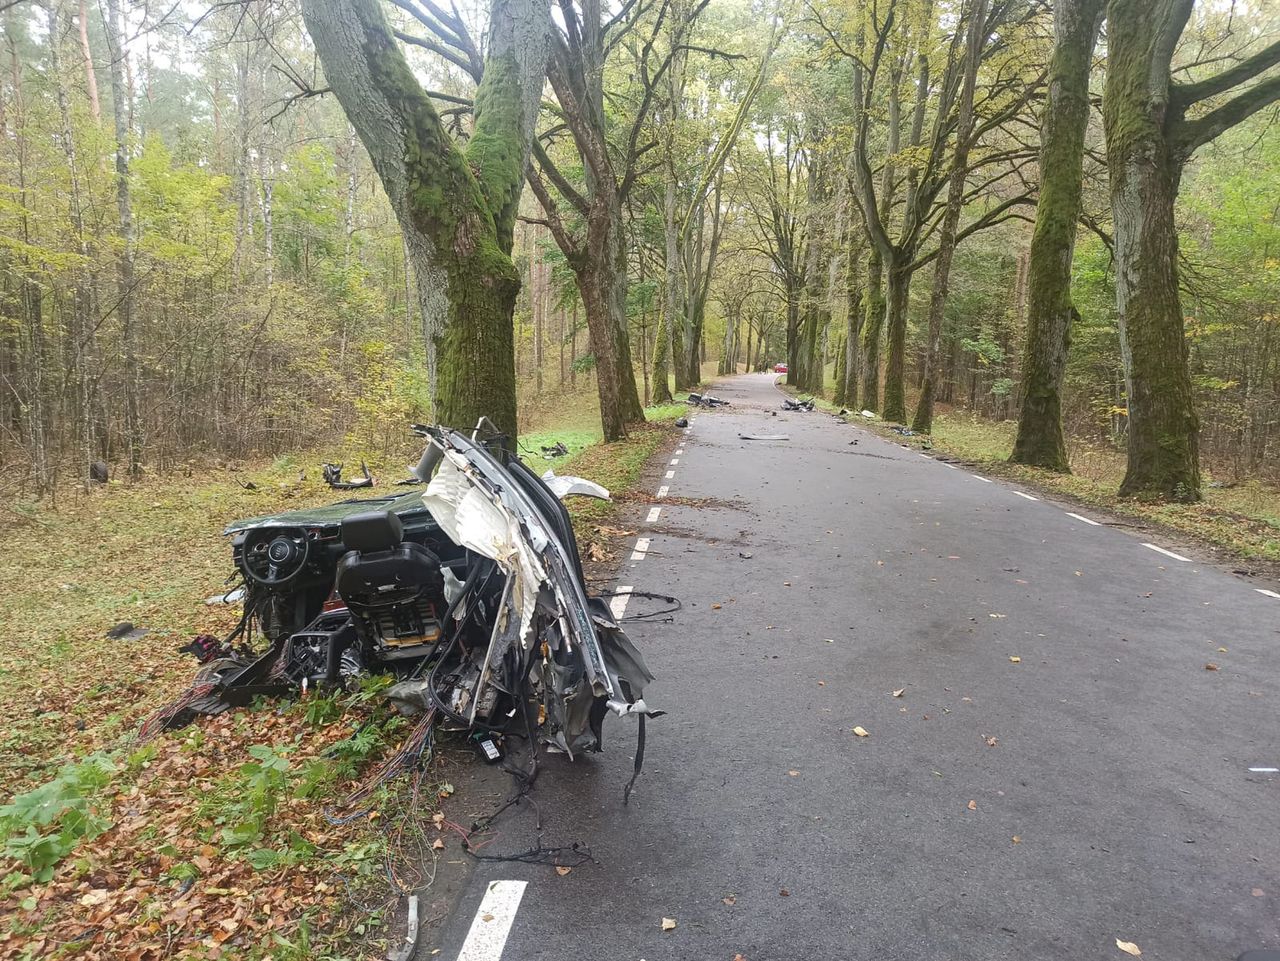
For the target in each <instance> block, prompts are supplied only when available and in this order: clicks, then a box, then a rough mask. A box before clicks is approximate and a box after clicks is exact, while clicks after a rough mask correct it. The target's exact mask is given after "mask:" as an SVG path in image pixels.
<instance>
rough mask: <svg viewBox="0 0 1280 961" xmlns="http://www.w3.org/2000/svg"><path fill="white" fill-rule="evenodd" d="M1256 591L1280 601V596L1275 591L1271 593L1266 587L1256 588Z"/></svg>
mask: <svg viewBox="0 0 1280 961" xmlns="http://www.w3.org/2000/svg"><path fill="white" fill-rule="evenodd" d="M1254 590H1255V591H1257V592H1258V593H1259V594H1266V595H1267V597H1274V598H1277V599H1280V594H1277V593H1276V592H1275V591H1269V590H1267V589H1266V588H1265V587H1255V588H1254Z"/></svg>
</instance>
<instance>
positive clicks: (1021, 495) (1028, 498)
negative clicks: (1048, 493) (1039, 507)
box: [1014, 491, 1040, 501]
mask: <svg viewBox="0 0 1280 961" xmlns="http://www.w3.org/2000/svg"><path fill="white" fill-rule="evenodd" d="M1014 493H1015V494H1017V495H1018V496H1019V497H1025V498H1026V499H1027V500H1029V501H1038V500H1039V499H1040V498H1038V497H1032V496H1031V495H1030V494H1026V493H1023V492H1022V491H1014Z"/></svg>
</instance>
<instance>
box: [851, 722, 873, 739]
mask: <svg viewBox="0 0 1280 961" xmlns="http://www.w3.org/2000/svg"><path fill="white" fill-rule="evenodd" d="M853 733H854V734H856V735H858V737H870V736H871V735H870V734H869V733H868V732H867V729H866V728H865V727H863V726H862V725H861V724H859V725H858V726H857V727H855V728H854V729H853Z"/></svg>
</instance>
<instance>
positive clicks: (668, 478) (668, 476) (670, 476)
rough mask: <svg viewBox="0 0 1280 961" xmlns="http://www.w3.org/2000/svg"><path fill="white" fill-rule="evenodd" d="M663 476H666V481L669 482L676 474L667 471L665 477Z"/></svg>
mask: <svg viewBox="0 0 1280 961" xmlns="http://www.w3.org/2000/svg"><path fill="white" fill-rule="evenodd" d="M665 476H666V478H667V480H671V478H673V477H675V476H676V472H675V471H673V470H669V471H667V473H666V475H665Z"/></svg>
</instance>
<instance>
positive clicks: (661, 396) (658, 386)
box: [653, 163, 684, 404]
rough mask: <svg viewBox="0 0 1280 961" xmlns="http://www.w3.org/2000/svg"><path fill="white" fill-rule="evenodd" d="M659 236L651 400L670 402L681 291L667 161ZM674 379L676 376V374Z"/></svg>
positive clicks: (671, 175)
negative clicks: (658, 315)
mask: <svg viewBox="0 0 1280 961" xmlns="http://www.w3.org/2000/svg"><path fill="white" fill-rule="evenodd" d="M662 215H663V222H662V227H663V240H664V241H665V244H666V246H665V252H666V258H665V272H664V281H663V286H664V291H663V293H664V295H665V296H664V301H663V309H662V319H661V320H660V321H659V322H658V334H657V340H656V341H655V342H654V345H653V402H654V403H655V404H667V403H670V402H671V386H670V382H669V378H670V376H671V368H670V364H671V360H672V354H671V331H672V330H673V329H674V326H675V325H676V324H678V323H680V322H681V320H680V318H681V316H682V314H683V309H682V303H681V293H682V292H683V290H684V279H683V277H682V276H681V272H680V244H679V239H680V229H679V227H677V226H676V181H675V174H674V173H673V172H672V170H671V166H670V163H668V166H667V178H666V184H665V189H664V193H663V199H662ZM677 379H678V378H677Z"/></svg>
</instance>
